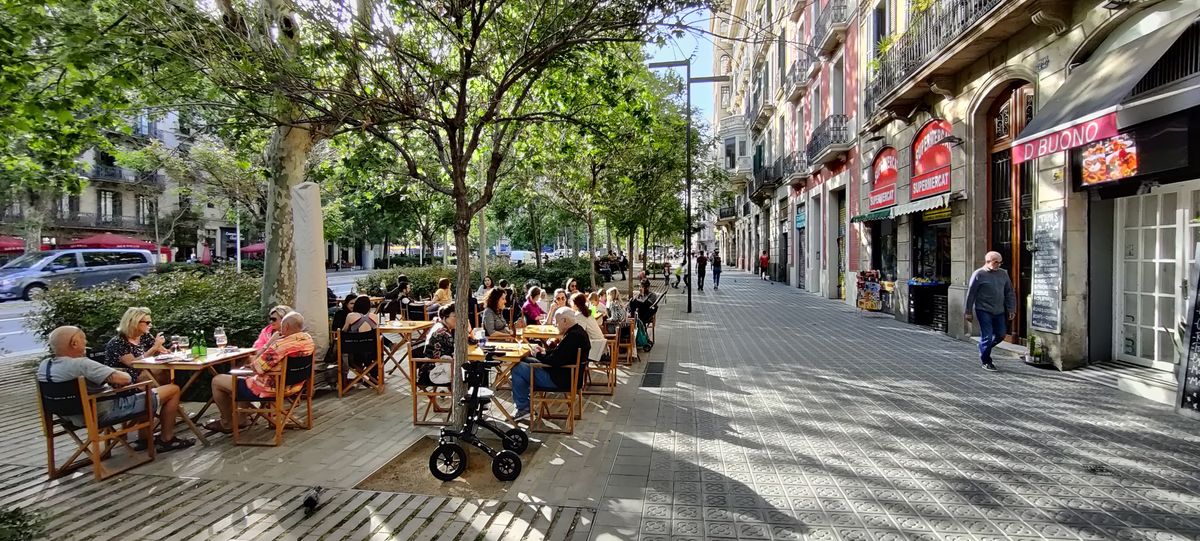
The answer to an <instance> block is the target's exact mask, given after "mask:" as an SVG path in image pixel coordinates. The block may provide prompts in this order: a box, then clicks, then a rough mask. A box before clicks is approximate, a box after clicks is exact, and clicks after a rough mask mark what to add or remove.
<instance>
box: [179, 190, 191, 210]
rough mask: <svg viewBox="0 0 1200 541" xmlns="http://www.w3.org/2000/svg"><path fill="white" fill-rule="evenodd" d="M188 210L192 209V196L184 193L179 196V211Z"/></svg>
mask: <svg viewBox="0 0 1200 541" xmlns="http://www.w3.org/2000/svg"><path fill="white" fill-rule="evenodd" d="M190 208H192V196H190V195H188V194H186V193H181V194H179V209H180V210H184V209H190Z"/></svg>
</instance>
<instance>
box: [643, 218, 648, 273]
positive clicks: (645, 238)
mask: <svg viewBox="0 0 1200 541" xmlns="http://www.w3.org/2000/svg"><path fill="white" fill-rule="evenodd" d="M642 265H645V266H648V265H650V237H649V233H647V232H646V226H644V225H643V226H642Z"/></svg>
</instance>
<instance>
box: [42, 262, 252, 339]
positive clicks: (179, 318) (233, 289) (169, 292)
mask: <svg viewBox="0 0 1200 541" xmlns="http://www.w3.org/2000/svg"><path fill="white" fill-rule="evenodd" d="M260 289H261V277H260V276H258V275H254V274H253V273H243V274H237V273H235V272H232V271H228V270H226V269H223V268H217V269H212V270H210V271H208V272H166V273H161V274H159V273H156V274H151V275H149V276H147V277H146V278H144V279H142V280H141V281H140V282H139V283H138V284H137V286H136V287H135V288H130V287H129V286H128V285H127V284H122V283H113V284H104V285H101V286H97V287H93V288H90V289H86V290H85V289H76V288H73V287H71V286H70V285H69V284H66V283H60V284H56V285H53V286H51V287H50V289H49V290H48V291H46V293H44V294H43V295H42V296H41V297H40V298H39V299H38V301H37V302H38V307H37V308H36V309H35V310H33V311H32V312H31V314H30V316H29V317H30V321H29V324H28V325H29V328H30V329H31V330H33V331H34V332H37V333H38V334H40V335H42V336H46V335H48V334H49V333H50V331H52V330H54V328H55V327H58V326H60V325H75V326H77V327H79V328H81V329H83V331H84V332H85V333H87V336H88V345H89V346H91V347H92V348H94V349H102V348H103V347H104V344H105V343H107V342H108V340H109V338H112V337H113V336H114V335H116V333H117V324H118V323H119V322H120V320H121V315H122V314H124V313H125V310H126V309H127V308H129V307H130V306H145V307H148V308H150V311H151V313H153V314H154V330H153V332H156V333H158V332H161V333H163V334H164V335H166V336H170V335H172V334H191V333H194V332H203V333H204V334H205V335H206V336H208V337H209V339H210V340H212V332H213V329H215V328H216V327H225V333H226V335H227V336H228V337H229V343H231V344H235V345H243V346H244V345H249V344H251V343H253V342H254V339H255V338H256V337H257V336H258V332H259V331H260V330H262V327H263V325H264V318H263V315H262V313H261V312H260V309H259V292H260Z"/></svg>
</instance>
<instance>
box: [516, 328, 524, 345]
mask: <svg viewBox="0 0 1200 541" xmlns="http://www.w3.org/2000/svg"><path fill="white" fill-rule="evenodd" d="M516 331H517V343H518V344H520V343H521V342H523V341H524V339H525V326H524V325H520V326H518V327H517V328H516Z"/></svg>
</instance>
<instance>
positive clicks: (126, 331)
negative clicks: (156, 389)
mask: <svg viewBox="0 0 1200 541" xmlns="http://www.w3.org/2000/svg"><path fill="white" fill-rule="evenodd" d="M151 326H152V319H151V317H150V309H149V308H144V307H136V306H135V307H132V308H129V309H128V310H125V314H124V315H122V316H121V322H120V324H118V325H117V335H116V336H114V337H112V339H111V340H109V341H108V344H105V346H104V364H107V365H108V366H111V367H113V368H117V369H120V370H124V371H125V372H126V373H128V374H129V376H130V377H132V378H133V381H135V382H136V381H150V378H151V377H153V378H154V380H155V381H157V382H158V383H160V384H166V383H170V381H169V379H170V373H169V372H168V371H166V370H153V371H150V370H141V369H138V368H133V366H132V365H133V363H134V361H140V360H143V359H153V358H154V356H155V355H158V354H159V353H166V352H167V348H165V347H163V343H164V342H166V339H164V338H163V335H162V333H158V334H156V335H151V334H150V328H151Z"/></svg>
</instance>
